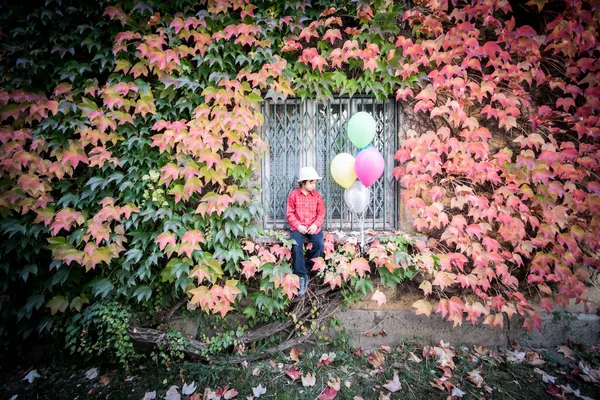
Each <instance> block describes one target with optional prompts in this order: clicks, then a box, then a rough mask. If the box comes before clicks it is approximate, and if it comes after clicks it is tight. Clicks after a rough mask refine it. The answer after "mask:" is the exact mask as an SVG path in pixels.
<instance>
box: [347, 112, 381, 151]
mask: <svg viewBox="0 0 600 400" xmlns="http://www.w3.org/2000/svg"><path fill="white" fill-rule="evenodd" d="M375 130H376V127H375V120H374V119H373V117H372V116H371V114H369V113H368V112H364V111H359V112H357V113H356V114H354V115H353V116H352V118H350V121H348V138H350V141H351V142H352V143H353V144H354V145H355V146H356V147H358V148H359V149H361V148H363V147H366V146H367V145H368V144H369V143H371V140H373V138H374V137H375Z"/></svg>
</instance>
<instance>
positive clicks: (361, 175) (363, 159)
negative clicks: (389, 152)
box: [354, 148, 385, 187]
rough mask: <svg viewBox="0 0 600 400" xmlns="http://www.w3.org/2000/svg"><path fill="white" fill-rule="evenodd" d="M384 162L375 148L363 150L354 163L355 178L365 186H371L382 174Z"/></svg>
mask: <svg viewBox="0 0 600 400" xmlns="http://www.w3.org/2000/svg"><path fill="white" fill-rule="evenodd" d="M384 164H385V163H384V161H383V157H382V155H381V153H380V152H379V151H378V150H377V149H376V148H371V149H364V150H363V151H361V152H360V153H359V154H358V155H357V156H356V160H355V162H354V171H355V172H356V176H357V177H358V179H359V180H360V181H361V182H362V184H363V185H365V186H367V187H368V186H371V185H372V184H374V183H375V181H376V180H377V179H379V178H380V177H381V174H383V167H384Z"/></svg>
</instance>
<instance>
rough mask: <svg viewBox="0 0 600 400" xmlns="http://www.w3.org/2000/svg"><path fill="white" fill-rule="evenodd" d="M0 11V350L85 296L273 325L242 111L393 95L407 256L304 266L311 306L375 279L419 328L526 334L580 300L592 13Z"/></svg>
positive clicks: (253, 143) (159, 7) (593, 183)
mask: <svg viewBox="0 0 600 400" xmlns="http://www.w3.org/2000/svg"><path fill="white" fill-rule="evenodd" d="M0 8H2V10H3V12H2V13H1V15H2V17H1V19H0V26H1V31H0V34H1V35H2V38H3V41H2V43H3V44H2V48H1V54H2V63H1V65H0V119H1V120H2V121H1V122H0V146H1V149H0V151H1V152H2V154H3V156H2V162H1V164H2V167H1V169H0V214H1V215H2V220H1V221H0V232H1V235H2V240H1V241H0V254H2V261H1V263H0V267H1V268H0V270H1V272H0V288H1V289H0V290H1V291H2V293H3V296H2V298H3V299H2V301H1V302H0V305H1V307H2V311H3V312H2V315H3V318H4V321H5V323H3V324H1V325H2V328H0V329H2V332H1V333H2V334H4V335H9V336H14V335H16V334H20V335H24V336H28V335H30V334H31V333H32V332H34V331H37V332H38V333H44V332H49V331H50V330H51V328H52V325H53V324H54V323H55V322H56V321H61V319H62V318H66V315H67V314H76V313H80V312H81V311H82V310H85V309H86V308H88V307H90V306H91V305H93V304H96V303H97V302H99V301H101V300H111V301H116V302H122V303H126V304H128V306H131V307H133V308H134V309H137V310H138V311H146V312H151V313H160V312H162V311H163V310H165V309H169V308H171V307H173V304H175V303H176V302H178V301H181V300H182V299H187V300H188V308H191V309H193V308H199V309H200V310H202V311H204V312H208V313H211V314H218V315H221V316H222V317H225V316H226V315H227V314H228V313H230V312H231V311H240V312H243V314H244V315H245V317H247V318H249V319H251V320H252V319H255V318H259V319H260V318H262V317H263V316H264V315H271V316H273V318H274V319H275V318H276V314H277V312H279V311H283V310H287V309H289V307H290V305H291V302H292V301H293V299H294V298H295V295H296V294H297V289H298V287H299V283H298V279H297V277H296V276H295V275H293V274H292V271H291V267H290V263H289V258H290V252H289V247H290V246H289V242H287V241H286V240H285V239H284V238H278V241H279V243H278V244H275V245H263V244H260V241H258V240H256V238H257V236H259V234H260V233H261V232H260V228H259V227H258V226H257V222H256V221H259V220H260V217H261V215H262V212H263V211H262V208H261V205H260V202H259V197H260V196H259V193H260V186H259V179H257V176H256V174H257V173H258V172H257V171H258V170H259V167H260V156H261V155H262V154H263V153H264V152H266V151H268V143H264V142H263V141H262V140H261V136H260V127H261V125H262V122H263V117H262V114H261V112H260V105H261V102H262V101H264V100H266V99H272V100H278V99H284V98H286V97H288V96H297V97H302V98H307V97H317V98H328V97H331V96H332V95H333V94H348V95H353V94H356V93H361V94H370V95H372V96H375V97H377V98H379V99H382V98H387V97H388V96H395V98H396V100H397V101H401V102H404V103H406V105H407V106H408V107H407V109H409V110H412V111H414V116H415V121H418V120H419V119H422V122H421V123H415V125H414V126H413V127H412V128H411V129H409V130H407V131H406V132H404V131H403V132H399V134H400V135H401V136H402V139H403V140H402V143H401V146H400V148H399V149H398V152H397V153H396V160H397V161H398V167H397V168H396V169H395V170H394V176H395V177H396V178H397V179H398V180H399V181H400V182H401V184H402V185H403V186H404V190H403V191H402V200H403V204H404V205H405V207H406V208H407V209H408V211H410V212H411V213H412V215H413V217H414V226H415V228H416V229H417V230H418V231H420V232H423V233H425V234H426V236H427V237H428V240H427V242H417V243H413V242H412V240H410V239H409V238H408V237H406V236H404V235H403V234H396V235H392V236H390V237H385V238H383V239H381V240H377V241H374V242H373V243H372V244H371V245H370V246H369V248H367V249H364V252H361V251H359V248H358V246H357V244H356V243H334V240H333V238H332V237H328V239H327V243H326V244H327V246H326V247H327V249H326V253H325V255H324V257H323V258H322V259H319V260H317V263H316V265H315V268H316V274H317V276H318V277H319V279H322V282H323V283H324V284H326V285H328V286H329V287H330V289H332V290H336V289H337V288H339V287H342V288H343V290H348V292H347V293H346V296H347V298H351V297H352V296H353V295H352V293H362V294H367V293H372V295H371V298H372V299H373V300H375V301H377V302H378V303H379V304H382V303H384V302H385V301H386V299H385V296H384V295H383V292H381V291H379V290H378V286H376V285H377V284H381V285H387V286H394V285H395V284H397V283H399V282H400V281H401V280H402V279H411V278H413V277H414V276H419V277H420V278H421V280H422V283H421V284H420V287H421V288H422V290H423V292H424V296H425V297H424V299H422V300H419V301H418V302H416V303H415V308H417V313H424V314H427V315H429V314H430V313H431V312H432V311H433V310H434V309H435V311H436V312H438V313H440V314H442V316H443V317H445V318H448V319H449V320H451V321H453V322H454V323H455V324H460V323H462V322H463V319H464V318H465V317H466V319H467V320H469V321H471V322H473V323H475V322H476V321H479V320H480V319H481V320H482V321H483V322H484V323H486V324H490V325H492V326H498V325H499V326H502V325H503V323H504V318H505V316H508V317H510V316H512V315H513V314H519V315H522V316H524V317H526V319H525V325H526V326H527V327H529V328H532V327H537V328H540V326H541V325H540V324H541V320H540V317H539V315H538V313H537V311H536V308H534V307H533V305H532V304H531V296H530V294H531V292H532V291H535V292H537V293H538V294H539V295H540V296H541V300H540V305H541V307H542V309H544V310H546V311H551V310H552V307H553V304H554V303H558V304H562V305H566V304H567V303H568V302H569V300H570V299H575V300H576V301H585V291H586V285H585V282H586V279H587V278H588V277H589V273H590V269H591V270H592V271H593V270H595V269H596V268H597V265H598V254H599V253H598V251H599V249H598V243H599V241H598V224H599V220H598V207H599V204H600V201H599V200H600V199H599V194H600V184H599V183H598V175H597V174H598V162H599V156H600V152H599V148H598V143H597V140H598V134H599V131H598V129H599V128H598V127H597V119H598V84H597V81H598V80H597V74H598V69H599V68H600V67H599V66H598V62H597V61H596V60H597V59H598V50H597V39H598V20H599V18H598V10H597V8H596V6H595V4H594V3H593V2H588V1H571V2H562V1H551V2H545V1H535V2H531V4H527V5H526V6H524V8H519V10H513V7H512V6H511V4H510V3H509V2H507V1H503V0H500V1H489V2H479V1H472V2H448V1H429V2H422V1H418V2H415V4H413V5H411V7H410V8H408V7H407V6H405V5H400V4H394V2H390V1H375V2H362V1H358V2H345V1H335V2H316V3H312V4H311V3H310V2H292V3H279V2H273V3H269V2H254V3H253V2H250V1H246V0H239V1H238V0H235V1H221V0H219V1H212V0H210V1H200V2H192V1H184V0H180V1H173V2H154V1H149V2H146V3H143V2H137V1H136V2H134V1H121V2H118V3H117V2H114V1H105V2H91V3H90V4H87V3H80V2H71V1H62V2H54V1H48V2H47V4H45V5H44V6H43V7H38V8H34V9H32V8H31V7H26V6H25V5H11V7H8V6H6V5H2V6H0ZM530 16H535V17H536V21H537V22H536V24H535V26H530V25H527V24H526V21H528V17H530ZM40 32H45V33H47V34H40ZM421 117H422V118H421ZM417 249H418V251H417ZM373 278H377V279H376V280H375V282H376V283H374V280H373ZM457 286H458V287H461V288H462V289H464V293H465V295H464V296H463V295H452V296H451V297H450V298H448V297H449V295H448V294H447V290H446V289H447V288H449V287H457ZM469 292H470V293H469ZM471 294H472V295H473V296H471ZM434 295H435V296H434ZM432 297H433V298H434V299H435V300H432ZM242 299H243V300H244V301H243V302H242ZM248 301H249V303H248ZM242 303H243V304H244V305H243V306H242V305H241V304H242ZM436 303H437V305H436ZM434 307H435V308H434ZM11 321H12V322H15V321H18V324H13V323H9V322H11ZM9 327H14V328H9ZM12 329H14V331H13V330H12Z"/></svg>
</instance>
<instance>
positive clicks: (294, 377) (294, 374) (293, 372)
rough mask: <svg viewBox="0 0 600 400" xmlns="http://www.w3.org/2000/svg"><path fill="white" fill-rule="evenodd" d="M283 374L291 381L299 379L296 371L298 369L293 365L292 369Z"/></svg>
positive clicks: (298, 373)
mask: <svg viewBox="0 0 600 400" xmlns="http://www.w3.org/2000/svg"><path fill="white" fill-rule="evenodd" d="M284 372H285V374H286V375H287V376H289V377H290V379H291V380H292V381H295V380H297V379H298V378H300V372H299V371H298V369H297V368H296V366H295V365H292V367H291V368H290V369H288V370H287V371H284Z"/></svg>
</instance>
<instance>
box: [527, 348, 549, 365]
mask: <svg viewBox="0 0 600 400" xmlns="http://www.w3.org/2000/svg"><path fill="white" fill-rule="evenodd" d="M525 357H526V358H527V362H528V363H529V364H530V365H533V366H540V365H544V364H546V361H544V360H543V359H542V357H540V355H539V354H538V353H536V352H535V351H528V352H527V353H526V354H525Z"/></svg>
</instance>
